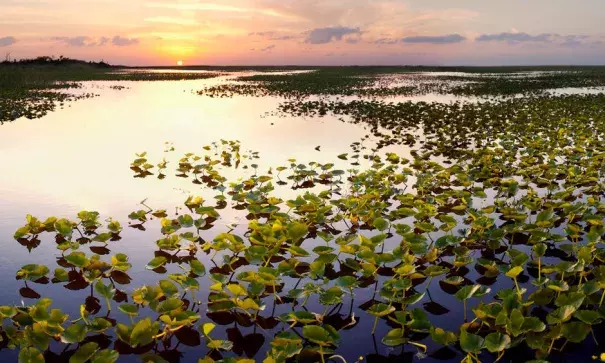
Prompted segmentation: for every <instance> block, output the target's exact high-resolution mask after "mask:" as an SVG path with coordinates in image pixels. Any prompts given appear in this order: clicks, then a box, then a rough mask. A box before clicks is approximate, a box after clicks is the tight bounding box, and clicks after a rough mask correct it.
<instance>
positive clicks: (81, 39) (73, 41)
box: [53, 35, 107, 47]
mask: <svg viewBox="0 0 605 363" xmlns="http://www.w3.org/2000/svg"><path fill="white" fill-rule="evenodd" d="M53 40H57V41H60V42H63V43H65V44H67V45H69V46H70V47H92V46H96V45H98V43H97V41H96V40H94V39H93V38H91V37H88V36H84V35H80V36H75V37H54V38H53ZM105 43H107V41H105ZM105 43H103V44H105Z"/></svg>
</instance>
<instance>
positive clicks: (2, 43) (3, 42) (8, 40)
mask: <svg viewBox="0 0 605 363" xmlns="http://www.w3.org/2000/svg"><path fill="white" fill-rule="evenodd" d="M15 43H17V39H15V37H4V38H0V47H8V46H9V45H13V44H15Z"/></svg>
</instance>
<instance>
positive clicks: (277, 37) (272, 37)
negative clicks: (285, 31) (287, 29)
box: [248, 31, 297, 40]
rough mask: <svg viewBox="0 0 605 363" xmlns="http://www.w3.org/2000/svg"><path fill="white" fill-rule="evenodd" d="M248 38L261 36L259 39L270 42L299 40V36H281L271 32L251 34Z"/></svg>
mask: <svg viewBox="0 0 605 363" xmlns="http://www.w3.org/2000/svg"><path fill="white" fill-rule="evenodd" d="M248 36H259V37H263V38H267V39H269V40H290V39H296V38H297V36H295V35H279V34H277V33H276V32H271V31H267V32H250V33H248Z"/></svg>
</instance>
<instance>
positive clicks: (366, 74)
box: [198, 67, 605, 99]
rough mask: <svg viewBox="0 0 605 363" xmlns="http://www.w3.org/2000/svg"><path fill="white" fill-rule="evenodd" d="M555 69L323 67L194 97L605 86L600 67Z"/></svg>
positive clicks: (495, 92) (246, 80)
mask: <svg viewBox="0 0 605 363" xmlns="http://www.w3.org/2000/svg"><path fill="white" fill-rule="evenodd" d="M553 69H554V70H553V71H550V72H544V71H535V70H534V72H531V70H532V68H527V69H526V68H506V67H501V68H468V67H467V68H464V67H463V68H448V67H443V68H422V67H327V68H317V69H314V70H313V71H310V72H303V73H291V74H277V75H276V74H262V75H254V76H243V77H239V78H237V81H239V82H235V83H231V84H222V85H218V86H212V87H207V88H205V89H202V90H199V91H198V94H200V95H207V96H210V97H233V96H235V95H243V96H255V97H265V96H279V97H283V98H288V99H291V98H295V99H301V98H306V97H309V96H330V95H332V96H336V95H338V96H357V97H389V96H417V95H425V94H429V93H434V94H453V95H457V96H479V97H490V96H515V95H529V94H534V95H542V94H544V93H546V92H547V91H548V90H551V89H557V88H567V87H603V86H605V68H603V67H568V68H553ZM419 71H420V72H419ZM433 72H436V73H433ZM460 72H468V73H460ZM494 72H495V73H494ZM503 72H510V73H503ZM517 75H518V76H517Z"/></svg>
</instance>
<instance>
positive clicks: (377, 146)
mask: <svg viewBox="0 0 605 363" xmlns="http://www.w3.org/2000/svg"><path fill="white" fill-rule="evenodd" d="M45 62H46V63H45ZM604 92H605V67H499V68H498V67H484V68H472V67H441V68H439V67H435V68H433V67H306V68H302V67H179V68H177V69H169V68H157V69H138V68H137V69H133V68H120V67H112V66H109V65H106V64H100V63H99V64H86V63H81V62H74V61H72V60H61V61H60V62H57V61H56V60H53V59H50V60H49V59H42V60H38V61H36V62H33V63H32V64H23V63H20V64H0V121H1V122H2V125H0V162H1V163H2V165H3V173H2V174H3V176H2V178H0V193H1V194H2V200H0V236H1V238H0V241H2V243H3V244H2V248H3V252H2V254H1V255H0V256H1V257H0V258H1V260H2V263H1V264H0V274H2V276H3V277H4V278H3V279H2V281H1V282H0V286H1V289H0V318H2V321H3V323H2V328H1V332H0V337H1V339H0V359H2V360H3V361H17V360H18V361H19V362H44V361H47V362H67V361H69V362H74V363H75V362H88V361H90V362H116V361H118V362H140V361H143V362H166V361H167V362H203V363H206V362H207V363H210V362H242V363H248V362H264V363H277V362H322V363H323V362H348V363H353V362H361V361H368V362H391V361H393V362H395V361H396V362H460V361H463V362H468V363H471V362H496V361H499V362H521V361H523V362H526V361H527V362H530V361H531V362H566V361H573V362H587V361H592V360H595V359H596V360H605V359H602V358H605V357H602V356H601V354H602V353H604V352H605V349H604V348H603V343H602V341H603V337H605V325H604V324H603V319H605V305H604V301H605V247H604V243H605V242H604V241H603V238H604V236H605V230H604V229H605V94H604Z"/></svg>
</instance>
